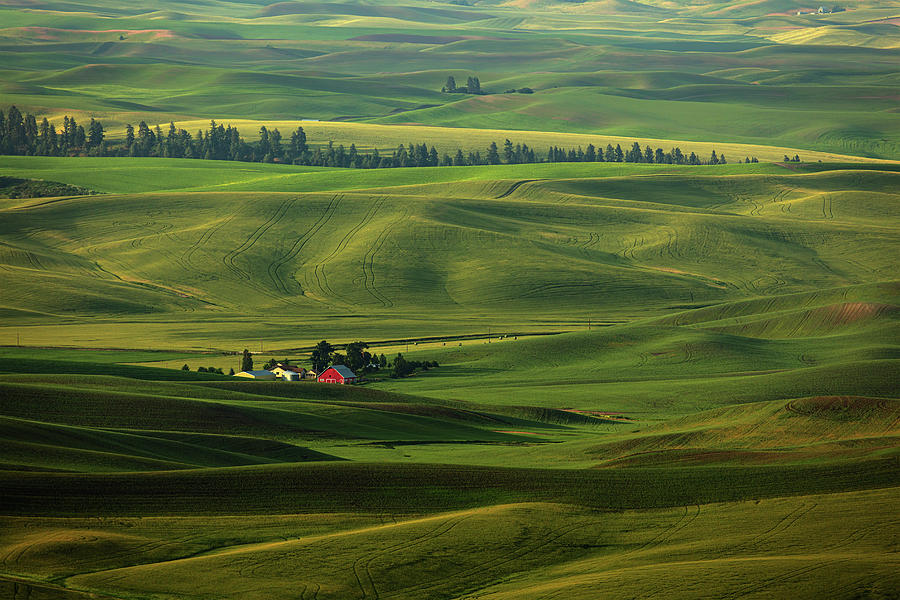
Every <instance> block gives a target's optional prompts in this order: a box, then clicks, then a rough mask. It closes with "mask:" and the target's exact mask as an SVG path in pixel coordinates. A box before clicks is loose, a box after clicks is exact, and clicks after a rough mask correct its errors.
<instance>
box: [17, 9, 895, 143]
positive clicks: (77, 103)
mask: <svg viewBox="0 0 900 600" xmlns="http://www.w3.org/2000/svg"><path fill="white" fill-rule="evenodd" d="M41 7H42V8H41V9H40V10H34V9H33V8H32V7H31V5H30V4H22V5H19V4H16V3H11V4H7V5H5V6H4V8H3V9H2V10H0V15H2V23H3V26H2V28H0V56H2V58H3V65H5V67H4V70H3V71H2V73H3V76H2V78H0V80H2V83H0V101H2V103H3V104H17V105H18V106H19V107H20V108H23V109H26V110H28V111H30V112H34V113H38V114H41V115H44V114H46V115H48V116H50V117H52V118H54V119H55V120H56V121H57V122H58V121H61V119H62V116H63V114H74V115H76V116H78V117H79V118H80V120H82V121H83V120H86V119H87V118H89V117H92V116H93V117H99V118H102V119H103V120H104V122H106V123H107V124H108V125H109V126H115V130H116V131H117V133H118V132H121V131H122V127H123V126H124V124H125V123H127V122H130V123H132V124H137V122H138V121H140V120H142V119H143V120H146V121H147V122H148V123H150V124H151V125H153V124H155V123H163V124H165V123H167V122H168V121H169V120H176V121H178V120H190V119H201V120H203V119H209V118H215V119H219V120H222V119H226V120H227V119H248V118H255V119H263V120H296V119H298V118H306V119H317V120H337V121H357V122H377V123H395V124H403V125H437V126H450V127H475V128H487V129H511V130H539V131H552V132H569V133H590V134H606V135H613V136H627V137H638V138H658V139H678V140H693V141H697V142H706V141H717V142H720V143H745V144H764V145H776V146H785V147H795V148H801V149H805V150H820V151H825V152H835V153H840V154H852V155H858V156H866V157H877V158H889V159H897V158H900V153H898V143H900V142H898V131H900V130H898V122H897V116H896V112H895V111H893V106H894V104H895V102H894V92H893V90H894V89H895V88H896V85H897V80H896V68H895V63H896V49H897V47H898V44H900V42H898V40H900V36H898V34H897V27H896V23H895V22H894V21H893V20H892V19H896V16H897V15H896V7H894V6H893V5H892V3H891V2H887V1H883V0H872V1H867V2H855V3H853V6H850V7H846V8H849V10H845V11H843V12H838V13H834V14H825V15H811V14H804V15H797V14H796V12H797V10H798V9H801V10H803V11H804V12H809V11H810V10H811V9H815V8H817V7H814V6H806V5H803V4H802V3H797V2H788V1H781V0H772V1H766V2H749V3H748V2H724V3H714V4H709V3H680V2H679V3H675V2H650V3H646V2H628V1H611V0H610V1H590V2H537V1H528V0H515V1H510V2H486V1H481V0H479V1H474V0H473V1H472V2H465V3H463V4H454V3H444V2H426V1H420V0H404V1H403V2H390V3H383V2H382V3H377V4H372V3H365V2H279V3H262V4H260V3H253V2H251V3H242V2H230V1H225V0H214V1H212V2H208V3H204V4H190V5H183V4H180V3H168V2H154V3H153V5H152V6H150V7H142V8H140V7H139V8H130V7H127V8H123V7H122V6H119V5H112V4H111V3H104V2H59V3H42V4H41ZM829 8H831V7H829ZM147 9H152V10H147ZM451 75H452V76H454V77H455V78H456V79H457V80H458V81H459V82H460V85H462V82H465V81H466V80H467V78H468V77H471V76H477V77H479V79H480V81H481V82H482V89H484V90H485V91H486V92H487V93H488V95H484V96H473V95H467V94H446V93H441V91H440V90H441V86H442V85H444V83H445V82H446V80H447V78H448V76H451ZM523 88H530V89H531V90H533V91H534V93H533V94H520V93H507V92H508V91H509V90H520V89H523ZM313 141H316V142H327V141H328V140H327V139H317V140H313Z"/></svg>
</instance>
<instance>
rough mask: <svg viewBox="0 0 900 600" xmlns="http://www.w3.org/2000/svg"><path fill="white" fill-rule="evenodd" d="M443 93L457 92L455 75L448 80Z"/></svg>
mask: <svg viewBox="0 0 900 600" xmlns="http://www.w3.org/2000/svg"><path fill="white" fill-rule="evenodd" d="M441 91H444V92H449V93H451V94H453V93H455V92H456V79H454V77H453V75H451V76H450V77H448V78H447V83H446V84H444V89H443V90H441Z"/></svg>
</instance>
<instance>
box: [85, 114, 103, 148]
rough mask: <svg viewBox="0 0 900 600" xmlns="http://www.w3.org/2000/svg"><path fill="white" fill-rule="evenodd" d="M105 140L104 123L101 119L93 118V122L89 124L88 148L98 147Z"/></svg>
mask: <svg viewBox="0 0 900 600" xmlns="http://www.w3.org/2000/svg"><path fill="white" fill-rule="evenodd" d="M102 142H103V125H102V124H101V123H100V121H95V120H94V119H91V124H90V125H89V126H88V139H87V145H88V148H96V147H97V146H99V145H100V144H101V143H102Z"/></svg>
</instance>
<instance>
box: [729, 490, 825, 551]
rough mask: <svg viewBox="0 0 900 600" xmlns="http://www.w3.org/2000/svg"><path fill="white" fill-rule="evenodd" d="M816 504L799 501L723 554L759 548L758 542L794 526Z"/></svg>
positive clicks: (761, 542)
mask: <svg viewBox="0 0 900 600" xmlns="http://www.w3.org/2000/svg"><path fill="white" fill-rule="evenodd" d="M817 506H818V504H817V503H816V502H813V503H811V504H806V503H803V502H802V503H800V505H799V506H797V508H795V509H793V510H791V511H790V512H788V513H787V514H786V515H784V516H783V517H781V518H780V519H778V521H777V522H776V523H775V524H774V525H772V526H771V527H769V528H768V529H766V530H765V531H763V532H762V533H760V534H757V535H756V536H754V537H753V538H752V539H749V540H747V541H746V542H742V543H740V544H738V545H737V546H734V547H732V548H729V549H728V550H727V551H725V552H723V553H722V554H723V555H724V556H729V557H730V556H736V555H738V554H741V553H744V552H747V551H750V550H752V549H753V548H759V546H760V544H765V543H768V542H769V540H771V539H772V538H773V537H775V536H778V535H781V534H782V533H784V532H785V531H787V530H788V529H790V528H791V527H793V526H794V524H795V523H796V522H797V521H799V520H800V519H802V518H803V517H804V516H806V515H807V514H809V513H810V512H812V511H813V510H815V508H816V507H817Z"/></svg>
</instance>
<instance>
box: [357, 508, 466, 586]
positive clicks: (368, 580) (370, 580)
mask: <svg viewBox="0 0 900 600" xmlns="http://www.w3.org/2000/svg"><path fill="white" fill-rule="evenodd" d="M468 518H469V517H468V516H462V517H457V518H451V519H447V520H445V521H441V523H440V524H438V525H437V526H436V527H434V528H432V529H430V530H428V531H426V532H425V533H423V534H421V535H418V536H416V537H414V538H412V539H411V540H404V541H402V542H398V543H396V544H391V545H390V546H387V547H385V548H381V549H379V551H378V552H376V553H374V554H372V555H369V556H361V557H359V558H357V559H356V560H355V561H353V565H352V567H351V568H352V570H353V575H354V577H355V578H356V583H357V585H359V590H360V592H362V597H363V598H364V599H365V598H372V599H373V600H378V599H379V598H380V597H381V595H380V593H379V592H378V588H377V587H376V586H375V578H374V577H373V576H372V563H373V562H374V561H375V560H377V559H378V558H380V557H382V556H386V555H388V554H392V553H393V552H396V551H398V550H401V549H403V550H405V549H407V548H411V547H413V546H418V545H420V544H424V543H426V542H429V541H431V540H434V539H436V538H438V537H440V536H442V535H444V534H446V533H448V532H449V531H451V530H452V529H453V528H454V527H456V526H457V525H459V524H460V523H462V522H463V521H465V520H466V519H468ZM367 587H368V589H367ZM369 590H371V594H370V593H369Z"/></svg>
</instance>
